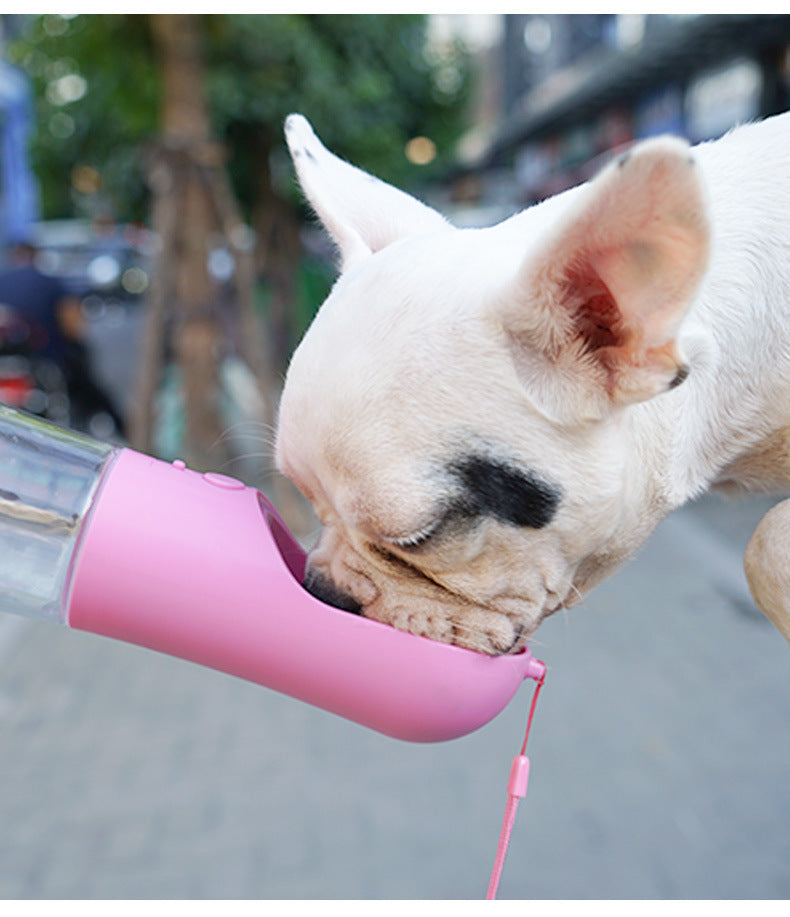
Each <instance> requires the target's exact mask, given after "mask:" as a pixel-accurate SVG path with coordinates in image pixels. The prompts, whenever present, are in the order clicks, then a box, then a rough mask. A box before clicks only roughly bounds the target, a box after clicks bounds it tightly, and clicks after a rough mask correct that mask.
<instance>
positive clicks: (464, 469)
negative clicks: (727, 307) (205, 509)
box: [277, 116, 708, 653]
mask: <svg viewBox="0 0 790 917" xmlns="http://www.w3.org/2000/svg"><path fill="white" fill-rule="evenodd" d="M286 135H287V139H288V143H289V146H290V149H291V154H292V157H293V159H294V162H295V165H296V169H297V172H298V175H299V179H300V182H301V184H302V187H303V189H304V191H305V193H306V195H307V197H308V199H309V200H310V202H311V204H312V206H313V207H314V209H315V211H316V212H317V214H318V216H319V218H320V219H321V221H322V222H323V224H324V226H325V227H326V229H327V230H328V232H329V233H330V234H331V236H332V238H333V239H334V241H335V242H336V244H337V246H338V249H339V252H340V256H341V261H342V265H341V267H342V269H341V273H340V276H339V279H338V281H337V283H336V284H335V286H334V288H333V290H332V292H331V294H330V295H329V297H328V299H327V301H326V302H325V303H324V305H323V306H322V307H321V309H320V311H319V313H318V315H317V316H316V318H315V320H314V322H313V324H312V326H311V327H310V329H309V330H308V332H307V334H306V336H305V338H304V340H303V341H302V343H301V344H300V345H299V347H298V349H297V351H296V353H295V354H294V356H293V359H292V362H291V365H290V368H289V370H288V376H287V379H286V384H285V389H284V392H283V397H282V401H281V406H280V417H279V428H278V438H277V458H278V463H279V466H280V468H281V470H282V471H283V472H284V473H285V474H286V475H288V476H289V477H290V478H291V479H292V480H293V481H294V482H295V484H296V485H297V486H298V487H299V488H300V489H301V490H302V492H303V493H304V494H305V495H306V496H307V497H308V498H309V499H310V500H311V501H312V503H313V505H314V507H315V509H316V512H317V514H318V516H319V518H320V520H321V521H322V523H323V525H324V529H323V532H322V534H321V537H320V540H319V542H318V544H317V545H316V547H315V548H314V549H313V551H312V552H311V554H310V557H309V564H308V573H307V580H306V585H307V587H308V588H309V589H310V590H311V591H313V592H315V593H316V594H317V595H319V596H320V597H322V598H324V599H326V600H327V601H329V602H331V603H332V604H335V605H338V606H340V607H343V608H347V609H348V610H353V611H361V612H362V613H363V614H365V615H366V616H368V617H372V618H375V619H377V620H380V621H384V622H387V623H390V624H393V625H395V626H396V627H399V628H402V629H405V630H409V631H412V632H414V633H418V634H423V635H425V636H428V637H431V638H434V639H437V640H442V641H446V642H451V643H457V644H459V645H462V646H466V647H470V648H473V649H478V650H482V651H484V652H489V653H502V652H509V651H514V650H516V649H518V648H519V647H520V646H521V645H523V642H524V641H525V640H526V639H527V638H528V637H529V636H530V635H531V634H532V633H533V632H534V630H535V628H536V627H537V625H538V623H539V622H540V621H541V620H542V619H543V618H544V617H545V616H547V615H548V614H550V613H551V612H553V611H555V610H556V609H557V608H559V607H560V606H562V605H564V604H570V602H571V601H572V600H573V599H574V597H578V596H580V595H581V594H582V593H583V592H584V591H585V590H586V589H588V588H589V587H590V586H591V585H592V584H594V583H595V582H597V581H599V580H600V579H601V578H602V577H604V576H605V575H606V574H607V573H608V572H609V571H610V570H612V569H613V568H614V567H615V566H616V565H617V564H619V563H620V562H621V561H622V560H623V559H624V558H625V557H626V556H628V555H629V554H630V553H632V552H633V550H634V549H635V548H636V547H637V546H638V545H639V544H640V543H641V541H642V540H643V538H644V536H645V535H646V533H647V530H649V528H650V527H651V525H652V524H655V522H656V521H657V518H658V517H659V516H660V513H658V514H657V512H656V506H657V505H659V504H660V503H661V502H662V497H661V495H660V494H659V493H652V492H650V488H649V485H648V486H646V485H645V481H644V478H645V476H644V474H643V473H642V472H643V470H642V469H640V468H639V467H638V466H639V463H640V461H641V456H640V455H639V453H638V450H637V449H636V448H635V447H634V446H633V428H634V426H635V425H638V424H639V423H640V422H641V420H642V419H643V418H644V416H645V411H644V409H645V405H646V403H648V402H649V401H650V400H651V399H654V398H656V397H659V396H661V397H671V396H666V395H663V394H662V393H665V392H668V391H670V390H671V389H672V388H674V387H675V386H676V385H677V384H678V382H679V381H682V379H683V378H684V375H685V366H684V361H683V358H682V356H681V353H680V351H679V347H678V343H677V332H678V328H679V326H680V323H681V321H682V319H683V317H684V315H685V313H686V311H687V309H688V307H689V304H690V302H691V300H692V298H693V296H694V294H695V291H696V288H697V285H698V282H699V280H700V277H701V275H702V273H703V271H704V268H705V264H706V255H707V242H708V230H707V222H706V215H705V213H706V208H705V204H704V199H703V193H702V190H701V183H700V178H699V176H698V175H697V170H696V168H695V165H694V161H693V158H692V155H691V153H690V150H689V148H688V146H687V145H686V144H684V143H682V142H681V141H678V140H669V139H661V140H655V141H648V142H645V143H644V144H642V145H639V146H637V147H635V148H634V149H633V150H632V151H631V152H630V153H629V154H627V155H626V156H624V157H622V158H620V159H619V160H618V161H616V162H614V163H612V164H611V165H609V166H608V167H607V168H606V169H605V170H604V171H603V172H602V173H601V174H600V175H599V176H598V177H597V178H595V179H594V180H593V181H592V182H591V183H589V184H588V185H586V186H583V187H581V188H578V189H574V190H573V191H570V192H566V193H565V194H563V195H560V196H558V197H556V198H553V199H550V200H548V201H546V202H544V203H542V204H540V205H537V206H535V207H533V208H531V209H529V210H527V211H524V212H523V213H522V214H519V215H517V216H515V217H513V218H511V219H510V220H507V221H505V222H504V223H501V224H499V225H498V226H495V227H493V228H488V229H480V230H461V229H455V228H453V227H452V226H450V225H449V224H448V223H447V222H446V221H445V220H444V219H443V218H442V217H441V216H440V215H439V214H438V213H436V212H435V211H434V210H432V209H430V208H428V207H426V206H425V205H423V204H422V203H420V202H418V201H417V200H415V199H414V198H412V197H410V196H408V195H406V194H404V193H403V192H401V191H398V190H397V189H395V188H393V187H391V186H389V185H387V184H385V183H383V182H381V181H378V180H377V179H375V178H372V177H371V176H369V175H367V174H366V173H364V172H362V171H360V170H358V169H356V168H354V167H352V166H350V165H348V164H347V163H345V162H343V161H342V160H340V159H338V158H337V157H335V156H334V155H333V154H331V153H330V152H329V151H327V150H326V149H325V148H324V147H323V146H322V145H321V143H320V142H319V140H318V139H317V138H316V136H315V134H314V133H313V131H312V129H311V128H310V125H309V124H308V123H307V121H306V120H305V119H304V118H302V117H300V116H291V118H289V120H288V122H287V125H286ZM651 435H652V436H653V437H654V438H658V439H659V440H660V439H661V438H662V437H664V436H667V435H668V432H667V430H665V429H661V428H660V427H659V428H657V429H656V430H655V431H654V432H653V433H652V434H651ZM650 502H652V504H653V509H652V510H650V511H649V510H648V507H647V506H646V503H650ZM651 512H652V515H653V516H655V517H656V518H653V519H652V521H651V522H650V523H648V521H647V517H648V516H649V515H650V514H651Z"/></svg>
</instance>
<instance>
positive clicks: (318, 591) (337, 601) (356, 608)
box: [302, 567, 362, 615]
mask: <svg viewBox="0 0 790 917" xmlns="http://www.w3.org/2000/svg"><path fill="white" fill-rule="evenodd" d="M302 586H303V587H304V588H305V589H306V590H307V591H308V592H309V593H310V595H312V596H314V597H315V598H317V599H319V600H320V601H321V602H324V603H325V604H327V605H331V606H332V607H333V608H339V609H341V611H347V612H349V613H350V614H354V615H361V614H362V605H361V604H360V603H359V602H358V601H357V600H356V599H355V598H353V597H352V596H350V595H348V593H346V592H344V591H343V590H342V589H340V588H339V587H338V586H337V585H336V584H335V583H333V582H332V580H331V579H329V577H328V576H324V574H322V573H319V572H317V571H316V570H311V569H310V568H309V567H308V569H307V572H306V573H305V577H304V580H303V581H302Z"/></svg>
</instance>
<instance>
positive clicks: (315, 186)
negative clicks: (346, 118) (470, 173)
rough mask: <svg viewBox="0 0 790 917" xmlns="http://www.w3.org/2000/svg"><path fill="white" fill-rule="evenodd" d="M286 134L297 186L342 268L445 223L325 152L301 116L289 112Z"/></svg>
mask: <svg viewBox="0 0 790 917" xmlns="http://www.w3.org/2000/svg"><path fill="white" fill-rule="evenodd" d="M285 138H286V140H287V142H288V148H289V150H290V152H291V158H292V159H293V162H294V165H295V167H296V172H297V174H298V176H299V183H300V185H301V186H302V190H303V191H304V193H305V195H306V196H307V199H308V200H309V201H310V204H311V205H312V207H313V209H314V210H315V212H316V213H317V214H318V217H319V218H320V220H321V222H322V223H323V224H324V226H325V227H326V229H327V231H328V232H329V234H330V236H331V237H332V239H333V240H334V242H335V244H336V245H337V247H338V249H339V250H340V256H341V260H342V267H343V268H346V267H348V266H349V265H350V264H351V263H352V262H354V261H356V260H358V259H360V258H362V257H365V256H367V255H370V254H372V253H373V252H376V251H379V250H380V249H382V248H385V247H386V246H387V245H390V244H391V243H392V242H395V241H396V240H397V239H401V238H404V237H406V236H411V235H418V234H420V233H427V232H435V231H437V230H441V229H448V228H449V224H448V223H447V221H446V220H445V219H444V217H442V216H441V215H440V214H439V213H437V212H436V211H435V210H433V209H431V208H430V207H428V206H427V205H426V204H423V203H421V202H420V201H418V200H417V199H416V198H414V197H411V196H410V195H408V194H406V193H405V192H403V191H399V190H398V189H397V188H394V187H392V185H388V184H387V183H386V182H383V181H381V180H379V179H378V178H374V177H373V176H372V175H368V173H367V172H363V171H362V170H361V169H357V168H356V167H355V166H352V165H349V163H347V162H344V161H343V160H342V159H340V158H339V157H337V156H335V155H334V154H333V153H330V152H329V150H328V149H327V148H326V147H325V146H324V145H323V144H322V143H321V141H320V140H319V139H318V137H316V135H315V132H314V131H313V128H312V127H311V126H310V122H309V121H308V120H307V119H306V118H304V117H303V116H302V115H289V116H288V118H287V119H286V122H285Z"/></svg>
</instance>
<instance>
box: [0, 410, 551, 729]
mask: <svg viewBox="0 0 790 917" xmlns="http://www.w3.org/2000/svg"><path fill="white" fill-rule="evenodd" d="M304 567H305V552H304V550H303V549H302V548H301V547H300V545H299V543H298V542H297V541H296V540H295V539H294V537H293V536H292V535H291V533H290V532H289V531H288V529H287V528H286V526H285V525H284V523H283V522H282V520H281V519H280V517H279V516H278V514H277V512H276V510H275V509H274V507H273V506H272V504H271V503H270V502H269V501H268V500H267V498H266V497H265V496H264V495H263V494H261V493H260V492H259V491H257V490H255V489H254V488H251V487H247V486H246V485H244V484H243V483H241V482H240V481H238V480H236V479H234V478H231V477H227V476H225V475H221V474H213V473H208V474H200V473H197V472H194V471H191V470H189V469H188V468H186V467H185V465H184V463H183V462H178V461H177V462H173V463H172V464H171V463H167V462H163V461H160V460H158V459H154V458H151V457H149V456H147V455H142V454H141V453H139V452H135V451H133V450H130V449H123V448H114V447H111V446H108V445H105V444H102V443H98V442H96V441H94V440H92V439H89V438H86V437H83V436H81V435H78V434H76V433H73V432H70V431H66V430H62V429H59V428H57V427H53V426H50V425H48V424H45V423H42V422H41V421H40V420H38V419H36V418H31V417H29V416H27V415H25V414H22V413H20V412H18V411H14V410H12V409H10V408H6V407H3V406H0V612H10V613H14V614H22V615H27V616H29V617H32V618H36V619H40V620H53V621H59V622H60V623H62V624H65V625H66V626H68V627H71V628H74V629H77V630H84V631H90V632H91V633H94V634H102V635H104V636H107V637H112V638H115V639H117V640H123V641H126V642H129V643H134V644H137V645H139V646H144V647H148V648H149V649H152V650H157V651H159V652H163V653H168V654H170V655H172V656H177V657H179V658H182V659H187V660H189V661H191V662H195V663H198V664H200V665H204V666H208V667H210V668H213V669H217V670H220V671H222V672H226V673H229V674H231V675H235V676H238V677H240V678H245V679H248V680H249V681H252V682H255V683H257V684H260V685H264V686H265V687H268V688H271V689H273V690H276V691H280V692H283V693H285V694H288V695H290V696H291V697H295V698H299V699H300V700H303V701H306V702H307V703H310V704H314V705H315V706H318V707H321V708H323V709H325V710H328V711H330V712H332V713H335V714H338V715H340V716H343V717H346V718H348V719H350V720H354V721H355V722H357V723H361V724H363V725H365V726H369V727H370V728H372V729H375V730H378V731H379V732H382V733H385V734H386V735H390V736H394V737H396V738H400V739H407V740H410V741H415V742H434V741H441V740H445V739H452V738H456V737H458V736H462V735H465V734H467V733H469V732H472V731H473V730H475V729H477V728H479V727H480V726H483V725H484V724H485V723H487V722H488V721H489V720H491V719H492V718H493V717H494V716H496V715H497V714H498V713H499V712H500V711H501V710H502V709H503V708H504V707H505V706H506V705H507V703H508V702H509V701H510V699H511V698H512V697H513V695H514V694H515V693H516V691H517V690H518V687H519V685H520V684H521V682H522V681H523V680H524V679H525V678H535V679H539V678H540V677H541V676H542V675H543V673H544V672H545V667H544V665H543V663H541V662H539V661H538V660H536V659H534V658H533V657H532V656H531V654H530V653H529V651H528V650H525V651H524V652H522V653H520V654H518V655H513V656H501V657H490V656H485V655H482V654H479V653H475V652H472V651H470V650H464V649H459V648H457V647H451V646H447V645H444V644H440V643H436V642H434V641H431V640H428V639H425V638H423V637H415V636H413V635H411V634H406V633H403V632H401V631H398V630H395V629H394V628H392V627H389V626H386V625H383V624H379V623H377V622H374V621H370V620H367V619H365V618H362V617H359V616H357V615H352V614H349V613H347V612H345V611H340V610H338V609H336V608H332V607H330V606H328V605H325V604H324V603H322V602H321V601H319V600H318V599H316V598H314V597H313V596H311V595H310V594H309V593H308V592H306V591H305V590H304V589H303V588H302V586H301V581H302V576H303V573H304Z"/></svg>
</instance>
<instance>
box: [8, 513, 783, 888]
mask: <svg viewBox="0 0 790 917" xmlns="http://www.w3.org/2000/svg"><path fill="white" fill-rule="evenodd" d="M765 505H766V503H765V501H763V502H760V501H757V502H756V503H752V504H742V505H736V506H730V505H728V504H725V503H723V502H720V501H716V502H714V501H705V502H704V503H702V504H700V505H699V506H697V507H693V508H690V509H686V510H684V511H682V512H681V513H679V514H676V515H675V516H673V517H671V518H670V519H669V520H667V521H666V522H665V523H664V524H663V525H662V527H661V528H660V529H659V531H658V533H656V535H655V536H654V537H653V539H652V540H651V542H650V544H649V546H648V547H647V548H646V549H645V550H644V551H643V552H642V554H641V555H640V556H639V558H637V560H635V561H634V562H632V563H631V564H630V565H629V566H628V567H626V569H625V570H624V571H622V572H621V573H620V574H619V575H618V576H617V577H616V578H615V579H613V580H612V581H610V582H609V583H607V584H605V585H604V586H603V587H601V588H600V589H599V590H598V591H597V592H596V593H595V594H594V596H593V597H592V598H591V599H589V600H588V602H587V605H586V607H585V608H577V609H573V610H572V611H570V612H568V613H567V614H563V615H561V616H559V617H556V618H555V619H553V620H551V621H550V622H548V623H547V624H546V625H545V626H544V628H543V629H542V630H541V632H540V635H539V636H540V645H539V646H538V647H536V648H535V652H536V655H539V656H540V657H541V658H543V659H544V660H545V661H546V662H547V664H548V666H549V677H548V681H547V685H546V688H545V690H544V692H543V695H542V697H541V701H540V704H539V705H538V711H537V715H536V719H535V724H534V727H533V732H532V738H531V740H530V755H531V758H532V779H531V786H530V792H529V796H528V798H527V799H526V800H525V801H524V802H523V803H522V806H521V809H520V811H519V815H518V819H517V821H516V827H515V831H514V837H513V843H512V847H511V851H510V854H509V857H508V860H507V863H506V865H505V872H504V876H503V880H502V884H501V897H503V898H507V897H523V898H774V897H779V898H786V897H790V827H788V826H790V779H788V774H790V647H788V646H787V645H786V644H785V642H784V641H783V640H782V638H781V637H779V635H778V634H777V633H776V632H774V631H773V629H772V628H771V627H770V625H768V624H767V622H765V621H764V620H763V619H762V617H761V616H760V615H759V614H758V613H757V612H756V610H754V609H753V608H752V606H751V603H750V600H749V598H748V593H747V592H746V590H745V585H744V583H743V579H742V576H741V574H740V559H739V553H740V551H742V548H743V546H744V545H745V543H746V540H747V539H748V534H749V532H750V530H751V527H753V525H754V523H755V522H756V519H757V518H758V517H759V510H761V509H762V508H764V506H765ZM11 621H13V623H9V622H11ZM530 691H531V688H529V687H527V686H525V688H524V689H523V690H522V691H521V692H520V693H519V695H518V696H517V697H516V699H515V700H514V701H513V703H511V705H510V706H509V707H508V709H507V710H506V711H505V712H504V713H503V714H502V715H501V716H500V717H499V718H498V719H497V720H495V721H494V722H493V723H492V724H490V725H489V726H487V727H485V728H484V729H482V730H480V731H479V732H478V733H476V734H474V735H472V736H470V737H467V738H465V739H461V740H458V741H455V742H451V743H447V744H442V745H433V746H420V745H410V744H406V743H402V742H398V741H396V740H392V739H388V738H384V737H382V736H379V735H377V734H376V733H374V732H371V731H368V730H365V729H363V728H362V727H358V726H355V725H353V724H351V723H346V722H345V721H343V720H341V719H339V718H336V717H333V716H331V715H329V714H326V713H322V712H321V711H318V710H314V709H312V708H310V707H308V706H306V705H304V704H301V703H299V702H296V701H292V700H290V699H288V698H285V697H281V696H279V695H276V694H274V693H272V692H269V691H266V690H264V689H262V688H258V687H256V686H254V685H250V684H246V683H244V682H241V681H237V680H235V679H232V678H230V677H227V676H224V675H220V674H217V673H214V672H211V671H208V670H203V669H200V668H198V667H196V666H193V665H190V664H188V663H184V662H181V661H178V660H174V659H170V658H167V657H164V656H160V655H157V654H155V653H151V652H147V651H145V650H141V649H138V648H135V647H131V646H126V645H123V644H119V643H113V642H111V641H107V640H104V639H101V638H98V637H93V636H90V635H86V634H80V633H77V632H70V631H67V630H62V629H59V628H57V627H55V626H51V625H33V624H28V623H26V622H25V623H24V624H22V625H20V624H19V623H17V619H11V618H7V619H3V620H2V621H0V897H5V898H34V899H43V898H480V897H482V895H483V894H484V892H485V888H486V884H487V881H488V874H489V871H490V868H491V863H492V860H493V856H494V851H495V845H496V839H497V833H498V830H499V824H500V820H501V816H502V810H503V806H504V799H505V789H504V787H505V781H506V778H507V771H508V768H509V764H510V760H511V758H512V756H513V754H514V753H515V752H516V751H517V750H518V746H519V744H520V741H521V737H522V734H523V728H524V721H525V716H526V712H527V707H528V701H529V696H530Z"/></svg>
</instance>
